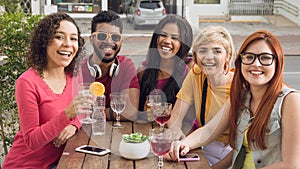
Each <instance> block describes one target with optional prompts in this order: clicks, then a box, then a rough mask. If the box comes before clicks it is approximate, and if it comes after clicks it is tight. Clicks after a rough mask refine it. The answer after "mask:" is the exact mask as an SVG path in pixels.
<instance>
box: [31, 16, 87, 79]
mask: <svg viewBox="0 0 300 169" xmlns="http://www.w3.org/2000/svg"><path fill="white" fill-rule="evenodd" d="M63 20H66V21H69V22H71V23H73V24H74V25H75V26H76V28H77V31H78V51H77V53H76V55H75V57H74V58H73V60H72V62H71V63H70V64H69V65H68V66H67V67H65V72H66V73H72V72H73V71H74V67H75V63H76V58H77V57H78V56H79V53H80V52H81V51H82V49H83V46H84V39H83V38H82V37H81V36H80V34H81V32H80V30H79V27H78V25H77V24H76V22H75V21H74V19H73V18H71V17H70V16H69V15H68V14H66V13H63V12H57V13H53V14H50V15H47V16H45V17H44V18H43V19H42V20H40V22H39V23H38V25H37V26H36V27H35V29H34V31H33V33H32V35H31V40H30V51H29V56H28V58H27V61H28V63H29V65H30V66H31V67H33V68H34V69H35V70H36V71H37V73H38V74H39V75H40V76H41V77H43V69H44V68H45V67H46V66H47V63H48V60H47V47H48V45H49V44H51V42H52V40H53V38H54V35H55V33H56V30H57V29H58V28H59V26H60V22H61V21H63Z"/></svg>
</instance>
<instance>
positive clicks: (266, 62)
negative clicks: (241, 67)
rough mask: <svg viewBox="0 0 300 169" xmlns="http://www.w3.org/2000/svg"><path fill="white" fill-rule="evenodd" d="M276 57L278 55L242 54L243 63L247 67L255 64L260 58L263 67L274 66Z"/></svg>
mask: <svg viewBox="0 0 300 169" xmlns="http://www.w3.org/2000/svg"><path fill="white" fill-rule="evenodd" d="M275 57H276V55H273V54H270V53H261V54H255V53H250V52H247V53H242V54H240V58H241V61H242V63H243V64H245V65H251V64H253V63H254V61H255V60H256V58H258V61H259V63H260V64H261V65H263V66H270V65H272V64H273V61H274V58H275Z"/></svg>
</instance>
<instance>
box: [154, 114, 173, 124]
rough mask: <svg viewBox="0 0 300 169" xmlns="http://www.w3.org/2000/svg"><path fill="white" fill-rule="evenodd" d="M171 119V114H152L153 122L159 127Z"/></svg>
mask: <svg viewBox="0 0 300 169" xmlns="http://www.w3.org/2000/svg"><path fill="white" fill-rule="evenodd" d="M170 118H171V114H162V115H156V114H154V119H155V121H156V122H157V123H158V124H160V125H165V124H166V123H167V122H168V121H169V120H170Z"/></svg>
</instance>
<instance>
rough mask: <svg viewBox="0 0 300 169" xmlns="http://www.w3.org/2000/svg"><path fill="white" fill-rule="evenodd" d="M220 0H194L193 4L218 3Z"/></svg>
mask: <svg viewBox="0 0 300 169" xmlns="http://www.w3.org/2000/svg"><path fill="white" fill-rule="evenodd" d="M220 3H221V2H220V0H194V4H220Z"/></svg>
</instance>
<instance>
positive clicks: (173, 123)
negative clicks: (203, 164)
mask: <svg viewBox="0 0 300 169" xmlns="http://www.w3.org/2000/svg"><path fill="white" fill-rule="evenodd" d="M192 52H193V57H194V61H195V65H194V66H193V68H192V70H191V71H190V72H189V73H188V75H187V77H186V79H185V81H184V82H183V85H182V87H181V89H180V91H179V92H178V94H177V101H176V103H175V106H174V108H173V111H172V115H171V119H170V121H169V123H168V126H169V127H170V128H172V129H173V130H176V131H179V132H180V133H182V134H181V135H182V136H183V135H184V134H183V132H182V129H181V128H182V122H183V119H184V117H185V116H186V114H187V111H188V109H189V107H190V106H191V105H192V104H194V105H195V110H196V120H195V123H194V128H193V129H196V128H198V127H201V126H204V125H205V124H206V123H207V122H208V121H210V120H211V119H212V118H213V117H214V116H215V114H216V113H217V112H218V110H219V109H220V108H221V107H222V106H223V104H225V102H226V100H227V99H228V97H229V91H230V85H231V81H232V78H233V72H232V71H231V70H230V65H231V61H232V58H233V56H234V47H233V42H232V37H231V36H230V34H229V33H228V31H227V30H226V29H225V28H223V27H221V26H214V27H207V28H205V29H203V30H202V31H201V32H200V34H199V35H198V36H197V38H196V39H195V41H194V43H193V47H192ZM227 141H228V132H227V131H226V132H224V133H223V134H222V135H221V136H220V137H219V138H217V139H216V141H215V142H212V143H211V144H209V145H207V146H205V147H204V149H203V151H204V154H205V155H206V158H207V159H208V161H209V163H210V165H212V166H213V165H214V164H216V163H218V162H219V161H220V160H221V159H223V158H225V157H226V156H227V155H228V154H229V152H230V151H231V148H230V147H229V146H226V145H225V143H226V142H227ZM230 159H231V158H230V156H228V161H230ZM223 168H224V167H223Z"/></svg>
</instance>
